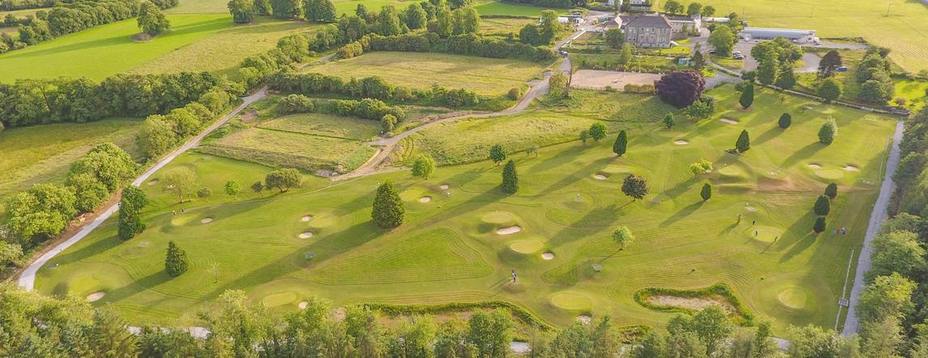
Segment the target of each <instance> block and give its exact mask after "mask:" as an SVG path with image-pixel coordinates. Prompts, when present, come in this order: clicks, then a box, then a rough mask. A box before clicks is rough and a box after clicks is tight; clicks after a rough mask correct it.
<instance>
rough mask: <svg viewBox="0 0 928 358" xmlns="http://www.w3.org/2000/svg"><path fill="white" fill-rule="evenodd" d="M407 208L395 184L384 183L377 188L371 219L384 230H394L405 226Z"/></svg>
mask: <svg viewBox="0 0 928 358" xmlns="http://www.w3.org/2000/svg"><path fill="white" fill-rule="evenodd" d="M405 216H406V208H405V207H404V206H403V201H402V200H400V195H399V194H397V192H396V188H394V187H393V183H391V182H389V181H388V182H384V183H383V184H380V187H378V188H377V194H376V196H374V206H373V210H371V219H373V221H374V224H377V226H379V227H380V228H382V229H392V228H395V227H398V226H400V225H402V224H403V221H404V220H405Z"/></svg>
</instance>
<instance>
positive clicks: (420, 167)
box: [412, 155, 435, 179]
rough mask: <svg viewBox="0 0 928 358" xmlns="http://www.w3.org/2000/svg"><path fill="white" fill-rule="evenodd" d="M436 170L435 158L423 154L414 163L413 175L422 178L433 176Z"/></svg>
mask: <svg viewBox="0 0 928 358" xmlns="http://www.w3.org/2000/svg"><path fill="white" fill-rule="evenodd" d="M434 172H435V160H434V159H432V157H430V156H428V155H421V156H419V157H418V158H416V161H415V162H413V163H412V176H414V177H419V178H422V179H428V178H430V177H432V174H433V173H434Z"/></svg>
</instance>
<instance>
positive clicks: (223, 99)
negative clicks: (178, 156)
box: [136, 88, 235, 159]
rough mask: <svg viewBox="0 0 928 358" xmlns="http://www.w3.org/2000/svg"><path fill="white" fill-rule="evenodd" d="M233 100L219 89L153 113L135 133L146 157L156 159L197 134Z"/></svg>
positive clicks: (232, 97)
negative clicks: (166, 111)
mask: <svg viewBox="0 0 928 358" xmlns="http://www.w3.org/2000/svg"><path fill="white" fill-rule="evenodd" d="M234 99H235V97H234V96H232V95H231V94H229V93H228V92H226V91H224V90H222V89H219V88H216V89H213V90H211V91H209V92H206V93H205V94H203V95H202V96H200V98H199V99H198V100H197V101H195V102H190V103H188V104H187V105H186V106H183V107H181V108H175V109H173V110H171V111H170V112H168V113H167V114H165V115H161V114H153V115H150V116H148V118H145V122H144V123H142V128H141V129H140V130H139V133H138V134H137V135H136V143H137V144H138V146H139V149H141V150H142V153H144V154H145V156H146V158H148V159H154V158H156V157H158V156H160V155H162V154H164V153H167V152H168V151H169V150H171V149H172V148H174V146H176V145H177V144H178V143H180V142H181V141H183V140H184V139H186V138H188V137H190V136H192V135H194V134H196V133H198V132H199V131H200V130H201V129H203V127H204V126H205V125H206V124H208V122H209V120H210V119H212V118H214V117H216V116H217V115H219V114H220V113H221V112H222V111H223V110H224V109H225V108H226V106H228V105H229V104H230V103H232V101H233V100H234Z"/></svg>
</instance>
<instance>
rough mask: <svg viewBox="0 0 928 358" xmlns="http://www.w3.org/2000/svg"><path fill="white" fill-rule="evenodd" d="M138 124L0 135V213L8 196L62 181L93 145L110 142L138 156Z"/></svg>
mask: <svg viewBox="0 0 928 358" xmlns="http://www.w3.org/2000/svg"><path fill="white" fill-rule="evenodd" d="M139 124H140V122H138V121H134V120H129V119H107V120H102V121H97V122H90V123H61V124H47V125H40V126H33V127H23V128H11V129H7V130H4V131H2V132H0V152H2V153H3V155H0V212H2V211H3V210H2V206H3V204H4V203H5V200H4V199H6V198H7V197H8V196H9V195H11V194H13V193H16V192H18V191H21V190H25V189H28V188H29V187H31V186H32V185H33V184H38V183H44V182H49V181H52V182H60V181H62V180H63V179H64V176H65V174H67V171H68V168H69V167H70V165H71V163H72V162H73V161H74V160H75V159H77V158H79V157H80V156H82V155H84V153H86V152H87V151H88V150H90V148H92V147H93V146H94V145H96V144H100V143H104V142H113V143H115V144H117V145H119V146H120V147H122V148H123V149H126V150H127V151H128V152H129V153H131V154H138V153H137V152H138V151H137V149H136V147H135V141H134V137H135V133H136V131H137V130H138V126H139Z"/></svg>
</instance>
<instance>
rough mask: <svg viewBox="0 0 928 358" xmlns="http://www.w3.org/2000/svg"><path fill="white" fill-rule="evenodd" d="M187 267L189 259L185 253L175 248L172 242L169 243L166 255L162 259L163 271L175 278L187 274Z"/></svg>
mask: <svg viewBox="0 0 928 358" xmlns="http://www.w3.org/2000/svg"><path fill="white" fill-rule="evenodd" d="M189 266H190V259H188V258H187V252H186V251H184V250H183V249H181V248H179V247H177V245H176V244H174V241H169V242H168V251H167V255H166V256H165V258H164V271H166V272H167V273H168V275H170V276H171V277H177V276H180V275H182V274H183V273H184V272H187V268H188V267H189Z"/></svg>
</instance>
